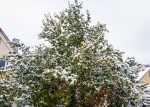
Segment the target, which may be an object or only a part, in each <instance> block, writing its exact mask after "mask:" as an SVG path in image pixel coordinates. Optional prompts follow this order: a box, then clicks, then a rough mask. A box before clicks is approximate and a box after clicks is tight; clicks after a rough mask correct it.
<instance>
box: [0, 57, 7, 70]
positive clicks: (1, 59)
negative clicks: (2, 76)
mask: <svg viewBox="0 0 150 107" xmlns="http://www.w3.org/2000/svg"><path fill="white" fill-rule="evenodd" d="M1 60H2V61H5V65H4V68H3V69H0V71H5V70H6V66H7V61H6V59H3V58H0V61H1Z"/></svg>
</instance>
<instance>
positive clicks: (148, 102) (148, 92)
mask: <svg viewBox="0 0 150 107" xmlns="http://www.w3.org/2000/svg"><path fill="white" fill-rule="evenodd" d="M137 80H139V81H140V84H147V86H146V88H145V89H144V90H143V94H142V97H141V99H142V104H143V106H144V107H150V66H148V67H146V68H145V70H144V71H141V72H139V74H138V78H137ZM143 106H142V107H143Z"/></svg>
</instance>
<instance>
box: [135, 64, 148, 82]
mask: <svg viewBox="0 0 150 107" xmlns="http://www.w3.org/2000/svg"><path fill="white" fill-rule="evenodd" d="M149 70H150V67H146V68H145V69H144V70H143V71H140V72H139V73H138V77H137V80H140V79H141V78H142V77H143V76H144V75H145V74H146V72H147V71H149Z"/></svg>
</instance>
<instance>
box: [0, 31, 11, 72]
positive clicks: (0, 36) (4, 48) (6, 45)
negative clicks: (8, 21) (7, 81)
mask: <svg viewBox="0 0 150 107" xmlns="http://www.w3.org/2000/svg"><path fill="white" fill-rule="evenodd" d="M12 51H14V49H13V48H12V47H11V45H10V40H9V38H8V37H7V36H6V34H5V33H4V31H3V30H2V29H1V28H0V71H2V70H5V67H6V65H7V61H6V59H5V57H6V55H7V54H8V53H9V52H12Z"/></svg>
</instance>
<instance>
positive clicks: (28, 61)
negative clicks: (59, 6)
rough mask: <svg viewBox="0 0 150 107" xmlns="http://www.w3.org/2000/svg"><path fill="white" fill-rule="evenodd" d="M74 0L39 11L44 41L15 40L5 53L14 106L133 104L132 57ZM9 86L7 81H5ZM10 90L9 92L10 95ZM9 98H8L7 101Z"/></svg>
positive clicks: (134, 70) (118, 106)
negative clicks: (14, 48)
mask: <svg viewBox="0 0 150 107" xmlns="http://www.w3.org/2000/svg"><path fill="white" fill-rule="evenodd" d="M81 10H82V3H79V2H77V0H75V3H74V4H69V8H68V9H65V10H64V11H62V12H60V13H59V14H55V15H54V17H52V16H51V15H50V14H47V15H45V20H44V21H43V28H42V32H41V33H40V34H39V37H40V38H41V39H44V40H45V41H47V42H48V43H49V45H50V46H45V45H40V46H37V47H35V49H34V50H30V48H29V47H26V46H25V45H23V44H20V45H19V44H18V46H17V47H19V48H18V49H19V53H12V54H10V61H11V64H12V65H11V67H10V69H9V70H8V71H7V73H6V75H7V76H10V77H11V78H12V80H11V81H12V83H11V87H13V91H12V93H11V94H12V95H11V96H13V100H14V101H15V102H16V103H17V104H18V105H35V106H47V107H56V106H57V105H65V106H66V107H98V106H99V107H102V106H108V107H122V106H123V107H126V106H127V105H135V104H136V101H137V97H138V94H137V93H136V89H135V88H136V87H135V85H134V84H135V83H136V81H135V79H136V78H137V73H138V72H139V70H140V65H139V64H137V63H136V62H135V60H134V58H127V59H126V60H124V59H123V56H122V55H123V53H122V52H120V51H119V50H116V49H114V48H113V46H112V45H111V44H109V43H108V42H107V40H106V39H105V33H106V32H107V29H106V25H103V24H101V23H97V24H96V25H95V26H91V17H90V14H89V12H88V11H87V12H86V15H84V14H82V13H81ZM9 85H10V84H9ZM14 93H15V94H14ZM13 100H12V101H13Z"/></svg>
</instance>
